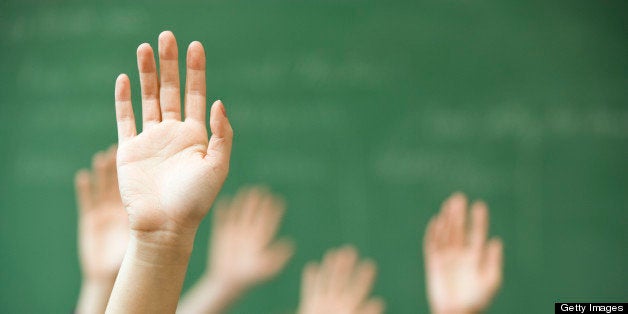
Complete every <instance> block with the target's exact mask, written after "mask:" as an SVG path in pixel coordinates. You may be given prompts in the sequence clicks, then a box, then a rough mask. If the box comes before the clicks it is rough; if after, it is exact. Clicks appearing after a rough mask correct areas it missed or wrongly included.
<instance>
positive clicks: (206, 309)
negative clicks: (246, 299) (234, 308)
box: [177, 275, 247, 314]
mask: <svg viewBox="0 0 628 314" xmlns="http://www.w3.org/2000/svg"><path fill="white" fill-rule="evenodd" d="M246 290H247V289H246V287H238V286H235V285H233V284H229V283H224V282H222V281H220V280H216V279H215V278H212V277H210V276H207V275H204V276H203V277H202V278H201V279H199V281H198V282H197V283H196V284H195V285H194V287H192V288H191V289H190V291H188V292H187V293H186V294H185V296H184V298H183V300H181V303H180V304H179V308H178V310H177V313H180V314H188V313H190V314H191V313H207V314H210V313H211V314H213V313H223V312H225V311H226V310H227V309H228V308H229V307H230V306H231V305H232V304H233V303H235V302H236V300H237V299H239V298H240V297H241V296H242V295H243V294H244V293H245V292H246Z"/></svg>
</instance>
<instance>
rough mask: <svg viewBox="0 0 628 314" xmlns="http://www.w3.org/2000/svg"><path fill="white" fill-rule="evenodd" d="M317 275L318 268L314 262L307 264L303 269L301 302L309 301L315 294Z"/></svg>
mask: <svg viewBox="0 0 628 314" xmlns="http://www.w3.org/2000/svg"><path fill="white" fill-rule="evenodd" d="M318 273H319V267H318V265H317V264H316V263H314V262H309V263H307V265H305V267H304V268H303V273H302V275H301V302H304V301H305V300H309V299H310V298H312V296H313V295H315V294H316V292H317V288H318V287H317V285H316V284H317V282H318V280H317V277H318Z"/></svg>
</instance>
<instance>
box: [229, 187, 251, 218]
mask: <svg viewBox="0 0 628 314" xmlns="http://www.w3.org/2000/svg"><path fill="white" fill-rule="evenodd" d="M250 190H251V188H249V187H242V188H240V189H239V190H238V192H237V193H236V195H235V196H234V197H233V200H232V201H231V203H230V204H229V208H228V210H227V211H228V215H227V216H228V218H227V220H228V223H229V224H230V225H232V226H238V225H239V224H240V216H241V212H242V207H243V206H244V202H245V201H246V199H247V198H248V195H249V191H250Z"/></svg>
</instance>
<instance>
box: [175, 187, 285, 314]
mask: <svg viewBox="0 0 628 314" xmlns="http://www.w3.org/2000/svg"><path fill="white" fill-rule="evenodd" d="M284 210H285V205H284V202H283V201H282V200H281V199H280V198H279V197H277V196H275V195H273V194H271V193H270V192H269V191H268V190H267V189H265V188H263V187H252V188H245V189H241V190H240V191H239V192H238V194H237V195H236V196H235V197H234V198H233V200H231V201H229V200H221V201H219V202H218V203H217V206H216V208H215V211H214V220H213V226H212V230H211V237H210V247H209V250H208V252H209V254H208V257H207V268H206V270H205V273H204V274H203V276H202V277H201V278H200V279H199V280H198V282H197V283H196V284H195V285H194V287H193V288H192V289H191V290H190V291H189V292H188V293H187V294H186V295H185V297H184V298H183V300H182V301H181V303H180V305H179V310H178V311H177V312H178V313H223V312H224V311H226V309H227V308H228V307H229V306H231V305H232V304H233V303H234V302H235V301H236V300H237V299H239V298H240V297H242V296H243V295H244V294H245V293H246V292H247V291H248V290H249V289H251V288H253V287H254V286H256V285H259V284H261V283H263V282H265V281H267V280H270V279H271V278H273V277H275V276H276V275H277V274H278V273H279V272H280V271H281V270H282V269H283V268H284V266H285V265H286V263H287V262H288V261H289V260H290V257H291V256H292V254H293V251H294V249H293V245H292V244H291V242H290V241H288V240H287V239H278V240H277V239H275V237H276V234H277V231H278V229H279V226H280V223H281V217H282V216H283V213H284Z"/></svg>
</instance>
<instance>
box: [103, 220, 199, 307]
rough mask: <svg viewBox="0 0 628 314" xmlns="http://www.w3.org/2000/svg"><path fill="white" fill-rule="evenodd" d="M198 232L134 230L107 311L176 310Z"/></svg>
mask: <svg viewBox="0 0 628 314" xmlns="http://www.w3.org/2000/svg"><path fill="white" fill-rule="evenodd" d="M195 233H196V230H191V231H186V232H183V233H174V232H151V233H150V234H144V233H137V232H136V233H133V232H132V233H131V239H130V242H129V246H128V248H127V252H126V255H125V256H124V261H123V262H122V267H121V268H120V272H119V273H118V278H117V279H116V282H115V285H114V288H113V291H112V293H111V298H110V300H109V304H108V305H107V313H174V312H175V310H176V308H177V302H178V300H179V294H180V293H181V288H182V286H183V281H184V279H185V272H186V270H187V266H188V262H189V259H190V254H191V253H192V247H193V243H194V236H195Z"/></svg>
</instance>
